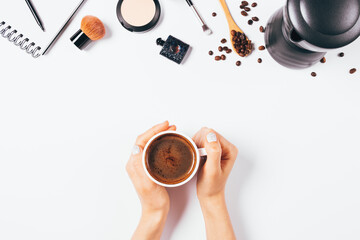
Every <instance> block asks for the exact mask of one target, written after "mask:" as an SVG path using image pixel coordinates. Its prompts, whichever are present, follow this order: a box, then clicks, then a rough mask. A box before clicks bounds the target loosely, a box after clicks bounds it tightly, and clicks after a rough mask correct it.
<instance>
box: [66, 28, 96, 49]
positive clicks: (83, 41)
mask: <svg viewBox="0 0 360 240" xmlns="http://www.w3.org/2000/svg"><path fill="white" fill-rule="evenodd" d="M70 40H71V42H73V43H74V44H75V46H77V47H78V48H79V49H80V50H83V49H84V48H86V47H87V46H88V45H89V44H90V43H91V42H92V40H91V39H90V38H89V37H88V36H86V34H85V33H84V32H83V31H82V30H81V29H79V31H77V32H76V33H75V34H74V35H73V36H72V37H71V38H70Z"/></svg>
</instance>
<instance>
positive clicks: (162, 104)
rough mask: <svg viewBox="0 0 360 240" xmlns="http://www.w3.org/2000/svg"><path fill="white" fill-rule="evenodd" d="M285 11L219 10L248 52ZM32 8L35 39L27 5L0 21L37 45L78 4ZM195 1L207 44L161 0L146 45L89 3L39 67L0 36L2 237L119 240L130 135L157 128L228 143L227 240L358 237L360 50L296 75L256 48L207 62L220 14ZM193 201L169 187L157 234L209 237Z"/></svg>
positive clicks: (192, 22) (102, 5) (131, 218)
mask: <svg viewBox="0 0 360 240" xmlns="http://www.w3.org/2000/svg"><path fill="white" fill-rule="evenodd" d="M284 2H285V1H282V0H276V1H275V0H273V1H264V0H259V1H258V3H259V5H258V7H257V8H255V9H253V10H252V16H255V15H256V16H258V17H259V18H260V22H259V23H255V24H254V25H253V26H249V25H247V23H246V22H247V19H248V18H244V17H242V16H241V15H240V9H239V5H240V0H237V1H228V5H229V7H230V9H231V11H232V13H233V16H234V18H235V19H236V21H237V23H238V24H239V25H240V27H242V28H243V29H244V30H245V32H246V33H247V34H248V35H249V37H250V38H251V39H253V41H254V42H255V44H256V46H259V45H262V44H263V34H262V33H260V32H259V30H258V28H259V26H260V25H264V26H265V24H266V21H267V19H268V18H269V17H270V16H271V15H272V13H274V12H275V10H276V9H278V8H280V7H281V6H283V5H284ZM33 3H34V4H35V5H36V6H38V11H39V13H40V15H41V16H42V18H43V21H44V23H45V28H46V29H47V31H46V33H42V32H41V30H40V28H39V27H38V26H37V25H36V23H35V21H34V19H33V17H32V15H31V14H30V11H29V9H28V8H27V6H26V4H25V2H23V1H5V0H0V21H1V20H5V21H8V23H10V24H12V25H13V27H15V28H17V29H18V30H19V31H21V32H23V33H24V34H25V35H28V37H30V38H31V39H32V40H34V41H35V42H36V43H38V44H39V45H41V46H42V47H43V49H44V47H45V46H46V44H47V43H48V41H49V40H50V39H51V37H52V36H53V35H54V33H55V32H56V31H57V30H58V28H59V26H60V25H61V24H62V23H63V22H64V20H65V18H66V17H67V16H68V15H69V13H70V12H71V11H72V9H73V8H74V7H75V5H76V4H77V1H75V0H73V1H72V0H66V1H65V0H64V1H47V0H33ZM194 3H195V5H196V6H197V8H198V10H199V11H200V13H201V14H202V15H203V17H204V19H205V20H206V22H207V23H208V25H209V26H210V27H211V28H212V30H213V31H214V34H213V35H212V36H206V35H204V34H203V33H202V32H201V29H200V26H199V25H198V22H197V21H196V19H195V18H194V16H193V13H192V12H191V10H190V9H189V7H188V6H187V4H186V2H185V1H184V0H161V6H162V10H163V15H162V18H161V21H160V22H159V24H158V26H157V27H156V28H155V29H153V30H152V31H150V32H147V33H143V34H135V33H130V32H128V31H126V30H125V29H123V28H122V26H121V25H120V24H119V22H118V20H117V18H116V15H115V7H116V4H117V1H116V0H107V1H100V0H88V2H87V3H86V5H84V7H83V8H82V9H81V11H80V12H79V14H78V15H77V16H76V18H75V19H74V20H73V22H72V24H71V25H70V26H69V28H68V29H67V30H66V31H65V33H64V34H63V36H62V37H61V39H60V40H59V41H58V42H57V44H56V45H55V47H54V48H53V49H52V51H51V52H50V53H49V55H47V56H45V57H41V58H39V59H36V60H34V59H33V58H31V57H30V56H28V55H27V54H25V53H23V52H22V51H20V50H19V49H18V48H16V47H15V46H13V45H11V44H10V43H8V42H7V41H6V40H5V39H3V38H0V53H1V55H0V72H1V75H0V239H2V240H15V239H16V240H25V239H26V240H29V239H34V240H49V239H51V240H63V239H68V240H75V239H76V240H79V239H86V240H93V239H101V240H102V239H106V240H110V239H129V238H130V236H131V234H132V232H133V231H134V229H135V227H136V225H137V221H138V220H139V216H140V212H141V207H140V203H139V201H138V198H137V195H136V193H135V191H134V189H133V187H132V184H131V182H130V180H129V179H128V176H127V174H126V172H125V169H124V167H125V164H126V162H127V160H128V157H129V155H130V151H131V148H132V146H133V143H134V141H135V138H136V136H137V135H138V134H140V133H142V132H143V131H145V130H146V129H148V128H149V127H151V126H152V125H154V124H156V123H158V122H161V121H164V120H167V119H168V120H169V121H170V122H171V123H172V124H176V125H177V126H178V128H179V130H180V131H182V132H184V133H186V134H188V135H190V136H192V135H193V134H195V132H196V131H197V130H199V129H200V128H201V127H202V126H208V127H212V128H214V129H216V130H217V131H219V132H220V133H222V134H223V135H224V136H225V137H227V138H228V139H229V140H230V141H232V142H233V143H234V144H235V145H236V146H238V148H239V150H240V153H239V157H238V159H237V162H236V164H235V167H234V169H233V172H232V174H231V176H230V178H229V181H228V185H227V194H226V197H227V202H228V208H229V211H230V215H231V218H232V221H233V225H234V228H235V231H236V235H237V237H238V239H244V240H245V239H246V240H304V239H307V240H319V239H326V240H338V239H346V240H358V239H360V228H359V226H360V205H359V203H360V193H359V183H360V174H359V172H360V151H359V146H360V111H359V110H360V77H359V76H360V75H359V71H358V72H357V73H356V74H353V75H350V74H349V69H350V68H352V67H356V68H358V69H359V68H360V66H359V60H358V52H359V51H360V41H357V42H354V43H353V44H352V45H351V46H348V47H346V48H344V49H341V50H336V51H334V52H331V53H329V54H327V56H326V57H327V63H326V64H318V65H316V66H314V67H311V68H310V69H305V70H300V71H299V70H289V69H286V68H284V67H282V66H280V65H278V64H277V63H275V62H274V60H272V59H271V57H270V56H269V54H268V53H267V52H266V51H263V52H259V51H256V52H254V53H253V54H252V55H251V56H250V57H248V58H246V59H240V57H237V56H236V55H235V54H234V53H233V54H231V55H229V56H228V59H227V60H226V61H222V62H215V61H214V60H213V57H214V56H212V57H210V56H209V55H208V54H207V52H208V51H209V50H213V51H214V52H215V53H217V51H215V50H216V48H217V47H218V46H219V45H220V42H219V41H220V40H221V39H222V38H223V37H228V28H227V23H226V20H225V16H224V14H223V12H222V10H221V7H220V4H219V3H218V2H217V1H216V0H211V1H209V0H207V1H200V0H194ZM213 11H215V12H217V14H218V15H217V17H215V18H214V17H212V16H211V13H212V12H213ZM89 14H91V15H95V16H97V17H99V18H100V19H101V20H103V21H104V23H105V25H106V28H107V31H108V33H107V36H106V37H105V39H103V40H100V41H98V42H96V43H95V44H93V45H92V46H91V47H90V48H89V49H88V50H87V51H80V50H78V49H77V48H76V47H74V46H73V44H72V43H71V42H70V41H69V38H70V37H71V35H72V34H73V33H75V32H76V31H77V30H78V29H79V27H80V21H81V18H82V17H83V16H85V15H89ZM1 18H4V19H1ZM169 34H171V35H173V36H175V37H178V38H179V39H181V40H183V41H184V42H187V43H189V44H190V45H191V46H192V51H191V53H190V55H189V58H188V59H187V61H186V62H185V64H183V65H180V66H179V65H177V64H175V63H173V62H171V61H168V60H167V59H166V58H163V57H162V56H160V55H159V52H160V47H158V46H156V44H155V40H156V38H158V37H163V38H166V37H167V36H168V35H169ZM340 51H344V52H345V57H344V58H339V57H337V53H338V52H340ZM258 57H261V58H262V59H263V63H262V64H258V63H257V58H258ZM238 59H240V60H242V66H241V67H236V66H235V62H236V61H237V60H238ZM312 71H315V72H317V74H318V76H317V77H316V78H313V77H311V76H310V73H311V72H312ZM195 192H196V189H195V182H194V181H192V182H190V183H189V184H187V185H185V186H183V187H180V188H177V189H171V190H169V193H170V196H171V210H170V213H169V217H168V221H167V224H166V229H165V231H164V234H163V239H175V240H176V239H179V240H180V239H181V240H182V239H205V228H204V222H203V219H202V214H201V211H200V208H199V204H198V201H197V198H196V194H195Z"/></svg>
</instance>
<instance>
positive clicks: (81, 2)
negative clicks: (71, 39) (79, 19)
mask: <svg viewBox="0 0 360 240" xmlns="http://www.w3.org/2000/svg"><path fill="white" fill-rule="evenodd" d="M85 1H86V0H81V1H80V3H79V4H78V6H77V7H76V8H75V10H74V11H73V12H72V13H71V15H70V16H69V18H68V19H67V20H66V22H65V23H64V25H63V26H62V27H61V28H60V30H59V32H58V33H57V34H56V35H55V37H54V38H53V39H52V40H51V42H50V43H49V45H48V46H47V48H46V49H45V51H44V52H43V53H42V55H45V54H46V53H47V52H48V51H49V50H50V48H51V47H52V46H53V45H54V43H55V42H56V40H57V39H58V38H59V37H60V35H61V34H62V33H63V31H64V30H65V29H66V28H67V26H68V25H69V23H70V21H71V19H72V18H73V17H74V15H75V14H76V13H77V11H78V10H79V9H80V7H81V6H82V5H83V3H84V2H85Z"/></svg>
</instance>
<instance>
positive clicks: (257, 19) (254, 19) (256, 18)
mask: <svg viewBox="0 0 360 240" xmlns="http://www.w3.org/2000/svg"><path fill="white" fill-rule="evenodd" d="M251 19H252V20H253V21H255V22H257V21H259V18H258V17H252V18H251Z"/></svg>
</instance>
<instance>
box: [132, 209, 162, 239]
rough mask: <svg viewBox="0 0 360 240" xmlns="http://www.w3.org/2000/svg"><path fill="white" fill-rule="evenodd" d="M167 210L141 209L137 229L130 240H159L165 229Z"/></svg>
mask: <svg viewBox="0 0 360 240" xmlns="http://www.w3.org/2000/svg"><path fill="white" fill-rule="evenodd" d="M167 214H168V210H166V209H156V210H154V209H148V208H143V210H142V214H141V219H140V222H139V224H138V227H137V229H136V231H135V233H134V235H133V237H132V240H154V239H160V238H161V234H162V231H163V229H164V227H165V222H166V218H167Z"/></svg>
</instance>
